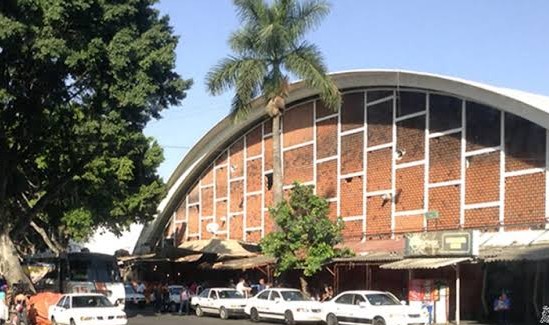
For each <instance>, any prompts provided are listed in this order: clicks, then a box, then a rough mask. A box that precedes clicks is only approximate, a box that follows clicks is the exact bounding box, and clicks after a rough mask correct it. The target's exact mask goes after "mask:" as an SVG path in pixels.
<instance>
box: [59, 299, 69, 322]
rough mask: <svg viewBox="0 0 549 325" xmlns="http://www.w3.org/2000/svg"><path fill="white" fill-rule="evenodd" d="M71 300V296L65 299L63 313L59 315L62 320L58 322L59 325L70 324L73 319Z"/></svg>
mask: <svg viewBox="0 0 549 325" xmlns="http://www.w3.org/2000/svg"><path fill="white" fill-rule="evenodd" d="M71 298H72V297H71V296H67V297H65V301H63V305H62V307H61V312H60V313H59V314H60V318H59V320H58V321H57V322H58V323H61V324H69V322H70V319H71V313H72V309H71Z"/></svg>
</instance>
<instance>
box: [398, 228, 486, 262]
mask: <svg viewBox="0 0 549 325" xmlns="http://www.w3.org/2000/svg"><path fill="white" fill-rule="evenodd" d="M478 238H479V233H478V231H472V230H471V231H443V232H440V231H435V232H424V233H412V234H409V235H407V236H406V246H405V248H404V255H405V256H406V257H412V256H413V257H420V256H477V255H478V244H479V240H478Z"/></svg>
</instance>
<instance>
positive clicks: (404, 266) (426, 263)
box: [379, 257, 471, 270]
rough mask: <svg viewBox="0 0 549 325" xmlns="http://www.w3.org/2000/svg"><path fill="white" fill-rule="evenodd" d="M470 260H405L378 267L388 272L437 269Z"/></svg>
mask: <svg viewBox="0 0 549 325" xmlns="http://www.w3.org/2000/svg"><path fill="white" fill-rule="evenodd" d="M470 260H471V258H470V257H433V258H428V257H426V258H407V259H403V260H402V261H397V262H393V263H387V264H383V265H380V266H379V267H380V268H382V269H389V270H408V269H438V268H441V267H444V266H449V265H455V264H459V263H463V262H466V261H470Z"/></svg>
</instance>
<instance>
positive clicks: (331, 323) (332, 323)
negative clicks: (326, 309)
mask: <svg viewBox="0 0 549 325" xmlns="http://www.w3.org/2000/svg"><path fill="white" fill-rule="evenodd" d="M326 324H328V325H338V324H339V322H338V321H337V317H336V315H334V314H329V315H328V317H326Z"/></svg>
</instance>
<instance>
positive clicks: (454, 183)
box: [166, 89, 549, 242]
mask: <svg viewBox="0 0 549 325" xmlns="http://www.w3.org/2000/svg"><path fill="white" fill-rule="evenodd" d="M463 123H465V125H463ZM282 132H283V135H282V144H283V149H282V156H283V159H284V161H283V171H284V185H285V189H286V190H288V189H289V187H291V184H292V182H293V181H296V180H297V181H300V182H304V183H307V184H312V185H315V186H316V189H315V190H316V192H317V194H319V195H321V196H324V197H326V198H328V199H329V201H330V204H329V206H330V217H331V218H335V217H336V216H341V217H343V219H344V220H345V224H346V228H345V230H344V236H345V237H346V238H348V239H360V238H363V237H364V236H366V237H368V238H388V237H391V236H392V235H400V234H404V233H407V232H415V231H423V230H452V229H453V230H455V229H463V228H476V229H481V230H486V231H488V230H490V231H491V230H498V229H500V228H501V227H504V229H505V228H508V229H515V228H521V229H523V228H536V227H542V226H544V225H545V220H546V218H547V217H549V216H546V215H545V213H546V210H547V209H546V207H545V204H546V186H547V185H546V184H547V182H546V180H545V170H546V166H547V162H546V161H545V160H546V147H547V144H546V143H545V141H546V136H547V130H545V129H544V128H542V127H540V126H538V125H536V124H534V123H531V122H529V121H526V120H524V119H522V118H520V117H518V116H515V115H512V114H510V113H503V112H502V111H500V110H498V109H496V108H492V107H488V106H485V105H482V104H479V103H474V102H469V101H466V100H465V99H461V98H456V97H452V96H448V95H442V94H438V93H437V94H431V93H429V92H428V91H423V90H406V91H401V92H398V91H396V90H393V89H364V90H353V91H352V92H348V93H345V95H344V97H343V106H342V109H341V110H340V112H332V111H330V110H328V109H326V108H325V107H324V105H323V104H322V103H321V102H320V101H318V100H317V99H310V100H308V101H306V102H302V103H299V104H297V105H294V106H292V105H289V108H288V109H287V110H286V111H285V112H284V117H283V123H282ZM214 149H215V150H217V151H219V152H220V154H219V156H218V157H217V158H215V159H212V161H211V164H210V165H209V166H206V167H205V168H204V170H203V173H202V176H201V177H199V178H198V179H197V180H196V184H195V185H194V186H193V187H191V189H190V191H189V192H188V193H187V195H185V196H184V199H183V200H182V201H181V203H180V205H179V207H178V209H177V211H176V212H175V213H174V217H173V219H172V222H174V224H172V225H169V226H168V227H167V228H166V229H167V230H166V232H167V235H170V234H169V233H170V232H175V235H176V238H177V240H178V242H179V241H182V240H191V239H207V238H210V237H211V236H212V234H210V233H208V232H207V230H206V227H207V224H208V223H211V222H215V223H217V224H219V226H220V233H219V234H218V237H220V238H230V239H239V240H245V241H251V242H256V241H258V240H259V239H261V237H262V236H264V235H265V234H266V233H268V232H269V231H272V230H273V229H274V225H273V222H272V220H271V218H270V217H269V214H268V211H267V209H268V207H269V206H270V204H271V202H272V189H271V186H272V130H271V121H270V120H266V121H263V122H260V123H259V124H258V125H255V126H254V127H252V128H251V129H249V130H248V131H247V132H246V133H245V134H244V135H242V136H240V137H239V138H236V139H234V140H233V141H232V143H230V144H229V145H227V146H226V147H225V148H212V150H214ZM433 210H436V211H438V212H439V218H438V219H437V220H425V219H424V214H425V212H427V211H433Z"/></svg>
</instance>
